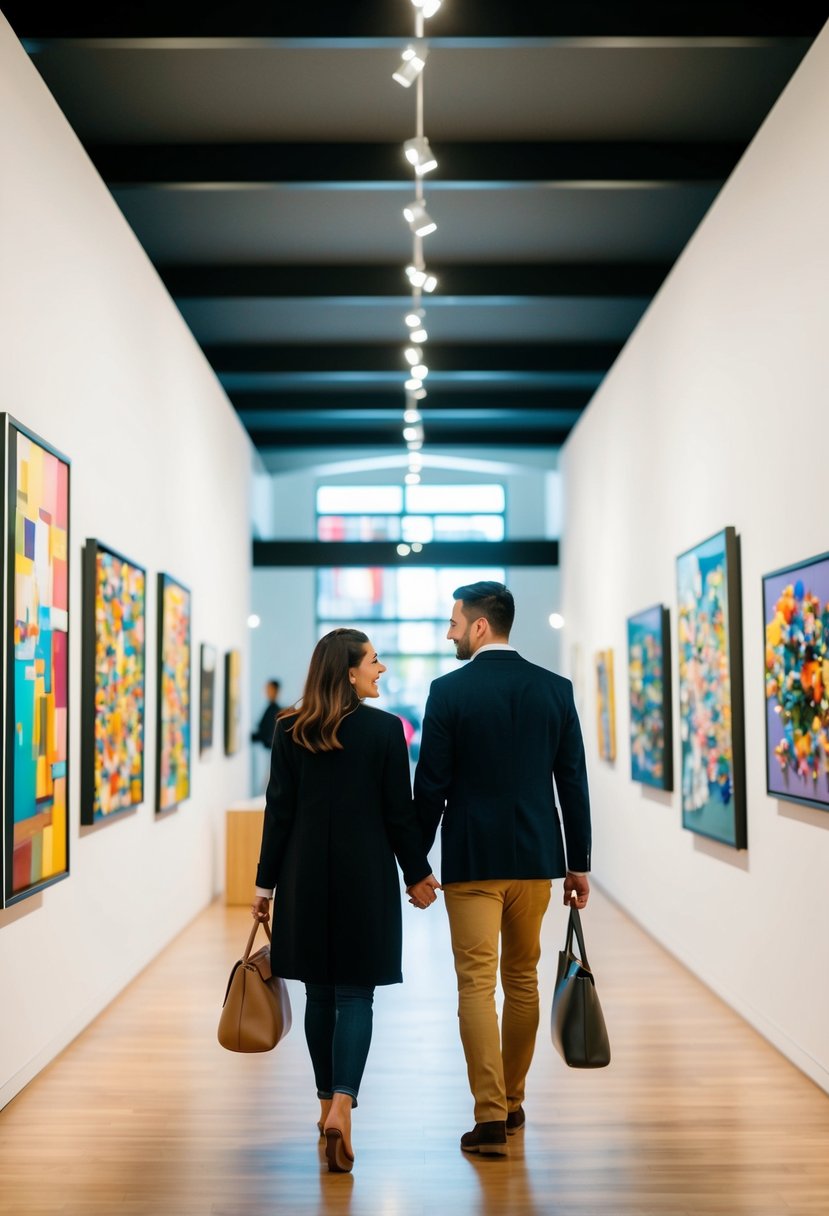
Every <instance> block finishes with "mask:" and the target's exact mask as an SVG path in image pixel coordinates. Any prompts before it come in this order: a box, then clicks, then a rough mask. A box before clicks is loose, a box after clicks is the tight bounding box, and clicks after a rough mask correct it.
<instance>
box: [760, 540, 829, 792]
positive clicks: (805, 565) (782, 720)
mask: <svg viewBox="0 0 829 1216" xmlns="http://www.w3.org/2000/svg"><path fill="white" fill-rule="evenodd" d="M763 622H764V624H765V642H766V663H765V667H766V672H765V675H766V789H767V791H768V793H769V794H771V795H772V796H773V797H775V798H783V799H785V800H786V801H788V802H800V803H803V804H805V805H806V806H813V807H818V808H819V809H820V810H822V811H829V553H824V554H822V555H821V556H820V557H812V558H809V559H808V560H807V561H803V562H798V564H797V565H795V566H787V567H785V568H784V569H782V570H775V571H773V572H772V573H771V574H767V575H765V577H764V578H763Z"/></svg>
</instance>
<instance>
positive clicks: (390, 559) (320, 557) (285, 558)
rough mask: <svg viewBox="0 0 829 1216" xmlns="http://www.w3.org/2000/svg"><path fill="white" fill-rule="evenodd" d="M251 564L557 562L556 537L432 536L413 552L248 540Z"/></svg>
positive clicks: (374, 545)
mask: <svg viewBox="0 0 829 1216" xmlns="http://www.w3.org/2000/svg"><path fill="white" fill-rule="evenodd" d="M253 564H254V566H257V567H259V568H260V569H261V568H262V567H263V566H306V567H307V566H478V567H481V566H557V565H558V541H557V540H503V541H480V540H479V541H466V540H457V541H456V540H437V541H433V542H432V543H431V544H428V545H424V546H423V548H422V549H421V550H420V552H419V553H415V552H414V551H412V552H410V553H408V554H406V555H405V556H404V555H402V554H400V553H398V552H397V542H396V541H347V540H346V541H322V540H254V542H253Z"/></svg>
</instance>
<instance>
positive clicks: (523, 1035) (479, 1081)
mask: <svg viewBox="0 0 829 1216" xmlns="http://www.w3.org/2000/svg"><path fill="white" fill-rule="evenodd" d="M551 886H552V884H551V882H550V879H549V878H533V879H529V878H522V879H488V880H486V881H483V882H454V883H451V884H449V885H448V886H446V887H445V888H444V891H443V895H444V899H445V901H446V911H447V913H448V915H449V928H450V931H451V934H452V952H453V954H454V956H455V972H456V973H457V977H458V1017H459V1019H460V1030H461V1042H462V1043H463V1050H464V1054H465V1056H466V1067H467V1071H468V1073H469V1088H470V1089H471V1090H472V1095H473V1097H474V1099H475V1122H476V1123H489V1122H492V1121H493V1120H496V1119H506V1117H507V1114H508V1113H511V1112H512V1111H514V1110H517V1109H518V1107H519V1106H520V1105H521V1103H522V1102H523V1100H524V1083H525V1081H526V1077H527V1072H528V1071H529V1067H530V1064H531V1062H532V1058H533V1051H534V1050H535V1037H536V1032H537V1030H538V973H537V967H538V959H539V956H540V954H541V942H540V936H541V921H542V920H543V918H544V913H545V912H546V911H547V905H548V904H549V902H550V888H551ZM499 937H500V939H501V987H502V988H503V990H504V1010H503V1017H502V1024H501V1034H500V1036H499V1033H498V1014H497V1012H496V1009H495V985H496V980H497V975H498V941H499Z"/></svg>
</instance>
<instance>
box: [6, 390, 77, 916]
mask: <svg viewBox="0 0 829 1216" xmlns="http://www.w3.org/2000/svg"><path fill="white" fill-rule="evenodd" d="M0 417H1V418H2V434H3V457H4V467H5V470H6V477H7V484H8V499H7V501H6V502H5V504H4V507H5V510H4V519H3V546H4V554H3V557H4V560H3V577H4V579H5V581H6V596H5V604H4V608H5V631H4V638H5V645H6V656H7V665H6V671H7V685H6V688H5V703H6V707H5V713H6V732H5V739H4V746H3V774H2V790H3V811H4V813H3V882H2V895H3V905H4V906H5V905H8V904H12V903H15V902H17V901H18V900H20V899H24V898H25V897H26V896H28V895H32V894H34V893H35V892H36V891H40V890H42V889H43V888H44V887H46V886H49V885H50V884H51V883H53V882H57V881H58V880H59V879H61V878H65V877H66V876H67V875H68V873H69V831H68V829H69V805H68V738H69V720H68V711H69V706H68V697H67V694H68V688H69V462H68V460H67V459H66V458H65V457H64V456H61V455H60V454H59V453H58V452H55V451H54V450H53V449H52V448H50V447H49V446H48V445H47V444H45V443H44V442H43V440H41V439H38V438H37V436H36V435H33V434H32V433H31V432H29V431H27V430H26V429H25V428H24V427H22V426H21V425H20V424H19V423H17V422H15V421H14V420H13V419H12V418H10V417H9V415H7V414H3V415H2V416H0ZM12 545H13V550H12V552H9V549H11V547H12Z"/></svg>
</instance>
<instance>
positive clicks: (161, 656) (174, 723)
mask: <svg viewBox="0 0 829 1216" xmlns="http://www.w3.org/2000/svg"><path fill="white" fill-rule="evenodd" d="M190 620H191V609H190V592H189V591H188V589H187V588H186V587H183V586H182V585H181V583H178V582H176V580H175V579H174V578H171V577H170V575H169V574H159V576H158V669H157V678H158V714H157V717H156V722H157V735H156V738H157V742H156V751H157V762H156V768H157V781H156V786H157V789H156V793H157V800H156V810H157V811H158V812H161V811H171V810H172V809H173V808H174V807H177V806H178V805H179V803H180V802H184V800H185V799H186V798H189V797H190Z"/></svg>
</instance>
